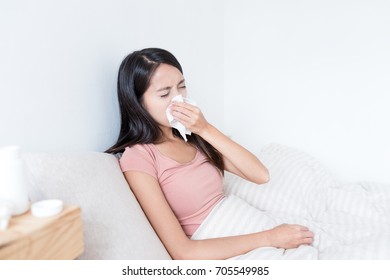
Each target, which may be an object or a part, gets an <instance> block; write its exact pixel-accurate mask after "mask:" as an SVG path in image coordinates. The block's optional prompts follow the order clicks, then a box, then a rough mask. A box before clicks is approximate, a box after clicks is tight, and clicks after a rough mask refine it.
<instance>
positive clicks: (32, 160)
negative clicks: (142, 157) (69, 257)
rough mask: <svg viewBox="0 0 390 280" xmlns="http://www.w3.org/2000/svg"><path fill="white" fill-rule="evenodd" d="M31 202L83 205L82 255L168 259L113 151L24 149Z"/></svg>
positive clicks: (110, 257) (99, 257)
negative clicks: (43, 151)
mask: <svg viewBox="0 0 390 280" xmlns="http://www.w3.org/2000/svg"><path fill="white" fill-rule="evenodd" d="M23 157H24V160H25V162H26V165H27V170H28V173H29V174H30V177H31V182H32V183H31V186H30V189H29V196H30V199H31V201H32V202H34V201H37V200H42V199H61V200H63V201H64V203H66V204H75V205H78V206H80V208H81V211H82V219H83V223H84V241H85V251H84V253H83V254H82V255H81V256H80V259H170V256H169V254H168V253H167V251H166V250H165V248H164V246H163V244H162V243H161V241H160V240H159V238H158V236H157V235H156V234H155V232H154V230H153V228H152V227H151V225H150V224H149V222H148V220H147V218H146V217H145V215H144V213H143V211H142V209H141V208H140V206H139V204H138V202H137V200H136V198H135V197H134V195H133V193H132V192H131V190H130V188H129V187H128V184H127V182H126V180H125V178H124V176H123V174H122V172H121V169H120V167H119V164H118V160H117V158H116V157H115V156H113V155H110V154H104V153H97V152H83V153H26V154H24V155H23Z"/></svg>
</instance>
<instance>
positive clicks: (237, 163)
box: [171, 102, 269, 184]
mask: <svg viewBox="0 0 390 280" xmlns="http://www.w3.org/2000/svg"><path fill="white" fill-rule="evenodd" d="M171 111H172V115H173V116H174V117H175V118H176V119H177V120H178V121H180V122H181V123H183V125H184V126H186V127H187V128H188V129H189V130H190V131H192V132H193V133H196V134H198V135H199V136H200V137H202V138H203V139H204V140H206V141H207V142H208V143H210V144H211V145H212V146H213V147H214V148H216V149H217V150H218V151H219V152H220V153H221V154H222V155H223V159H224V163H225V169H226V170H227V171H229V172H232V173H234V174H236V175H238V176H240V177H242V178H244V179H246V180H248V181H251V182H254V183H257V184H263V183H266V182H268V180H269V173H268V170H267V168H266V167H265V166H264V165H263V164H262V163H261V161H260V160H259V159H258V158H257V157H256V156H255V155H253V154H252V153H251V152H249V151H248V150H246V149H245V148H244V147H242V146H240V145H239V144H237V143H236V142H234V141H233V140H231V139H230V138H229V137H227V136H226V135H224V134H223V133H222V132H220V131H219V130H218V129H217V128H215V127H214V126H212V125H211V124H210V123H208V122H207V121H206V119H205V118H204V116H203V114H202V112H201V110H200V109H199V108H198V107H196V106H193V105H191V104H187V103H183V102H175V103H173V105H172V107H171Z"/></svg>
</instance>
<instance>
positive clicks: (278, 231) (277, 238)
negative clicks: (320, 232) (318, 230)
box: [269, 224, 314, 249]
mask: <svg viewBox="0 0 390 280" xmlns="http://www.w3.org/2000/svg"><path fill="white" fill-rule="evenodd" d="M313 236H314V234H313V232H311V231H310V230H309V229H308V228H307V227H304V226H300V225H288V224H282V225H279V226H277V227H274V228H273V229H271V230H270V231H269V242H270V245H271V246H272V247H277V248H284V249H291V248H296V247H298V246H300V245H310V244H311V243H312V242H313Z"/></svg>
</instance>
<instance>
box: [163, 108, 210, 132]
mask: <svg viewBox="0 0 390 280" xmlns="http://www.w3.org/2000/svg"><path fill="white" fill-rule="evenodd" d="M170 110H171V114H172V116H173V117H174V118H175V119H176V120H178V121H179V122H181V123H182V124H183V125H184V126H185V127H186V128H187V129H188V130H189V131H191V132H193V133H195V134H201V132H202V131H203V130H204V129H205V128H206V127H207V125H208V122H207V121H206V119H205V117H204V116H203V114H202V111H201V110H200V109H199V108H198V107H196V106H194V105H191V104H188V103H185V102H175V101H174V102H173V103H172V105H171V107H170Z"/></svg>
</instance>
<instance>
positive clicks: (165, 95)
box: [160, 92, 169, 98]
mask: <svg viewBox="0 0 390 280" xmlns="http://www.w3.org/2000/svg"><path fill="white" fill-rule="evenodd" d="M168 95H169V92H168V93H167V94H163V95H160V97H162V98H164V97H168Z"/></svg>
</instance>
